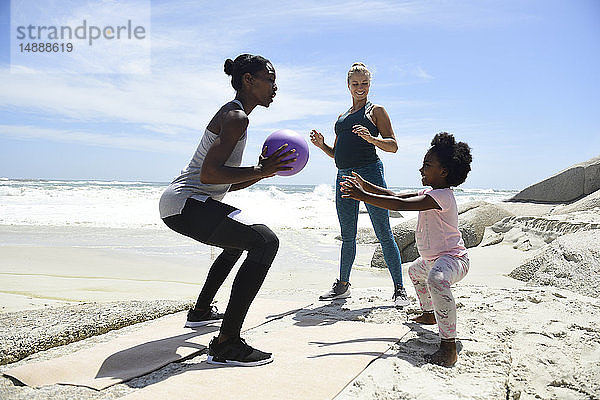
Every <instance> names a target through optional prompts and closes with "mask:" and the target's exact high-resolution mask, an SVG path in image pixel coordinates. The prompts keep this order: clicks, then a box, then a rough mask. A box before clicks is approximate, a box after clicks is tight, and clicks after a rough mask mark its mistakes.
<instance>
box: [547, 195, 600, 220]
mask: <svg viewBox="0 0 600 400" xmlns="http://www.w3.org/2000/svg"><path fill="white" fill-rule="evenodd" d="M581 211H592V212H595V213H597V214H600V190H596V191H595V192H594V193H592V194H589V195H587V196H585V197H584V198H583V199H581V200H577V201H576V202H575V203H571V204H565V205H560V206H557V207H555V208H554V209H553V210H552V212H551V214H554V215H556V214H568V213H573V212H581Z"/></svg>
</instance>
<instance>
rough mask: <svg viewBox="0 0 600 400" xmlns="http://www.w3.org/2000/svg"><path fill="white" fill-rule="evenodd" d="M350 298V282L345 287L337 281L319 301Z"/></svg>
mask: <svg viewBox="0 0 600 400" xmlns="http://www.w3.org/2000/svg"><path fill="white" fill-rule="evenodd" d="M347 297H350V282H348V283H346V284H345V285H344V284H343V283H342V282H340V280H339V279H336V280H335V282H333V286H332V287H331V290H330V291H328V292H326V293H323V294H322V295H320V296H319V300H335V299H345V298H347Z"/></svg>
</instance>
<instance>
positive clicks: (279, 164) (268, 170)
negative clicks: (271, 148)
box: [258, 143, 296, 178]
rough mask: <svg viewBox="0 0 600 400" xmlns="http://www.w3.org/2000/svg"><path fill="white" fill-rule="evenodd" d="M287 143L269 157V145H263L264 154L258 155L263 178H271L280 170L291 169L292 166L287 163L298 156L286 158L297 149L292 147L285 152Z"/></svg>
mask: <svg viewBox="0 0 600 400" xmlns="http://www.w3.org/2000/svg"><path fill="white" fill-rule="evenodd" d="M287 146H288V145H287V143H286V144H284V145H282V146H281V147H280V148H278V149H277V151H275V153H273V154H271V155H270V156H268V157H267V146H264V147H263V151H262V154H261V155H260V156H259V157H258V169H259V170H260V172H261V174H262V176H263V178H270V177H272V176H274V175H275V173H276V172H278V171H289V170H291V169H292V167H286V165H287V164H289V163H291V162H294V161H296V157H292V158H289V159H286V157H289V156H291V155H293V154H294V153H295V152H296V149H291V150H288V151H286V152H285V153H284V152H283V151H284V150H285V149H286V147H287Z"/></svg>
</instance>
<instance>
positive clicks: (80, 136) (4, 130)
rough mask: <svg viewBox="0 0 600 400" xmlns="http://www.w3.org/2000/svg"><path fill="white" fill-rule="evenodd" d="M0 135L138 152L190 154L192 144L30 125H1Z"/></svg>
mask: <svg viewBox="0 0 600 400" xmlns="http://www.w3.org/2000/svg"><path fill="white" fill-rule="evenodd" d="M0 135H1V136H6V137H12V138H18V139H44V140H51V141H57V142H64V143H79V144H84V145H91V146H103V147H112V148H118V149H127V150H136V151H152V152H161V153H162V152H171V153H181V154H189V152H190V143H186V142H181V141H171V140H161V139H155V138H149V137H142V136H139V135H135V136H131V135H128V134H110V135H106V134H98V133H92V132H85V131H81V130H63V129H50V128H40V127H37V126H30V125H0Z"/></svg>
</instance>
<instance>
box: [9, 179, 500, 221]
mask: <svg viewBox="0 0 600 400" xmlns="http://www.w3.org/2000/svg"><path fill="white" fill-rule="evenodd" d="M166 186H167V184H164V183H143V182H121V181H110V182H106V181H98V180H86V181H60V180H52V181H40V180H14V179H11V180H8V181H0V216H1V218H0V223H1V224H15V225H23V224H24V225H56V226H69V225H78V226H98V227H115V228H128V227H129V228H142V227H162V221H161V220H160V217H159V215H158V201H159V198H160V196H161V194H162V191H163V190H164V188H165V187H166ZM406 189H412V190H416V189H415V188H404V190H406ZM511 194H512V192H506V191H496V190H493V189H467V190H457V191H456V198H457V202H458V203H464V202H468V201H478V200H483V201H488V202H499V201H502V200H505V199H506V198H508V197H510V195H511ZM224 202H226V203H228V204H231V205H233V206H235V207H237V208H239V209H241V210H242V213H243V215H244V216H245V217H247V218H248V219H249V220H251V221H255V222H257V223H259V222H260V223H264V224H266V225H268V226H271V227H273V228H278V229H339V226H338V220H337V213H336V209H335V190H334V187H333V185H325V184H323V185H268V184H257V185H254V186H252V187H250V188H248V189H246V190H242V191H236V192H231V193H229V194H228V195H227V197H226V198H225V199H224ZM359 226H370V220H369V217H368V215H366V214H360V215H359Z"/></svg>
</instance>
